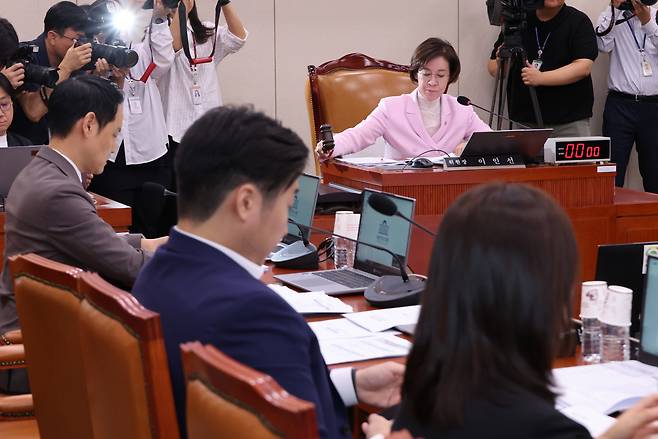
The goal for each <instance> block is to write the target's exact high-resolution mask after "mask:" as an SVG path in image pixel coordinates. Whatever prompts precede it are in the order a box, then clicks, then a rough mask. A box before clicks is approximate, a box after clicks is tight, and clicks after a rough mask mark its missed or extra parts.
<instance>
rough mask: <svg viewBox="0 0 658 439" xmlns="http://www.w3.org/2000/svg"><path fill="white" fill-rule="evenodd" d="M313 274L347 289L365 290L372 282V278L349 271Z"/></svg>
mask: <svg viewBox="0 0 658 439" xmlns="http://www.w3.org/2000/svg"><path fill="white" fill-rule="evenodd" d="M314 274H315V275H316V276H320V277H321V278H323V279H327V280H330V281H332V282H336V283H339V284H341V285H344V286H346V287H348V288H366V287H367V286H368V285H370V284H372V283H373V282H374V280H373V279H372V278H369V277H368V276H364V275H362V274H358V273H355V272H354V271H351V270H333V271H318V272H316V273H314Z"/></svg>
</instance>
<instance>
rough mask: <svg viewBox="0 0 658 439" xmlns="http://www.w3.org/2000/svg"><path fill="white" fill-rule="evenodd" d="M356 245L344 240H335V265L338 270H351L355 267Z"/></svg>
mask: <svg viewBox="0 0 658 439" xmlns="http://www.w3.org/2000/svg"><path fill="white" fill-rule="evenodd" d="M355 247H356V246H355V244H354V243H353V242H352V241H348V240H347V239H343V238H334V265H336V268H349V267H352V266H353V265H354V248H355Z"/></svg>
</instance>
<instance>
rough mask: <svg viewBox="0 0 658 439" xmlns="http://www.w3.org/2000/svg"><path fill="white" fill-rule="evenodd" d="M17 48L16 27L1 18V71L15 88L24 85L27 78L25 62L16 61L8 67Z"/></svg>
mask: <svg viewBox="0 0 658 439" xmlns="http://www.w3.org/2000/svg"><path fill="white" fill-rule="evenodd" d="M17 50H18V35H16V29H14V26H12V24H11V23H10V22H9V20H7V19H5V18H0V73H2V74H3V75H4V76H5V77H6V78H7V79H8V80H9V82H10V83H11V86H12V88H14V89H16V88H18V87H20V86H22V85H23V79H24V78H25V68H24V66H23V64H21V63H16V64H12V65H9V67H7V65H8V64H9V60H10V59H11V57H12V55H14V53H16V51H17ZM12 95H13V93H12Z"/></svg>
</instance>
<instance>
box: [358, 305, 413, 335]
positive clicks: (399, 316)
mask: <svg viewBox="0 0 658 439" xmlns="http://www.w3.org/2000/svg"><path fill="white" fill-rule="evenodd" d="M419 314H420V305H413V306H402V307H400V308H387V309H377V310H374V311H364V312H356V313H353V314H349V315H346V316H345V318H346V319H347V320H349V321H351V322H353V323H356V324H357V325H359V326H361V327H362V328H365V329H367V330H368V331H370V332H381V331H386V330H387V329H391V328H395V327H396V326H398V325H411V324H415V323H417V322H418V315H419Z"/></svg>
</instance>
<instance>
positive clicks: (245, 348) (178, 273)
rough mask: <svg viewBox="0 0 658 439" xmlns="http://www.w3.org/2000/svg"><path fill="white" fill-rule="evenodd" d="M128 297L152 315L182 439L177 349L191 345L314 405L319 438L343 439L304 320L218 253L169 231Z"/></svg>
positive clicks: (340, 414)
mask: <svg viewBox="0 0 658 439" xmlns="http://www.w3.org/2000/svg"><path fill="white" fill-rule="evenodd" d="M133 294H134V295H135V297H137V299H138V300H139V301H140V302H141V303H142V304H143V305H144V306H145V307H146V308H148V309H151V310H153V311H155V312H158V313H160V319H161V322H162V330H163V333H164V339H165V346H166V349H167V357H168V360H169V372H170V374H171V381H172V385H173V389H174V399H175V402H176V413H177V415H178V421H179V426H180V428H181V430H182V431H181V434H182V435H183V437H185V436H186V435H185V431H186V429H185V379H184V375H183V370H182V365H181V354H180V344H181V343H184V342H188V341H195V340H198V341H200V342H201V343H204V344H212V345H214V346H216V347H217V348H218V349H220V350H221V351H223V352H224V353H225V354H227V355H229V356H230V357H232V358H234V359H236V360H237V361H239V362H241V363H244V364H246V365H248V366H250V367H253V368H254V369H257V370H259V371H261V372H264V373H267V374H269V375H270V376H272V377H273V378H274V379H275V380H276V381H277V382H278V383H279V385H281V387H283V388H284V389H286V390H287V391H288V392H289V393H291V394H292V395H295V396H297V397H298V398H302V399H304V400H307V401H310V402H312V403H314V404H315V411H316V416H317V422H318V427H319V430H320V434H321V436H322V437H323V438H348V437H349V436H350V435H349V428H348V427H347V420H346V410H345V406H344V405H343V402H342V400H341V399H340V396H339V395H338V393H337V391H336V389H335V388H334V386H333V384H332V383H331V381H330V377H329V372H328V370H327V367H326V365H325V363H324V359H323V358H322V355H321V353H320V348H319V345H318V341H317V338H316V337H315V334H314V333H313V331H311V329H310V328H309V326H308V324H307V323H306V321H305V320H304V319H303V318H302V316H301V315H299V314H298V313H297V312H295V311H294V310H293V309H292V308H291V307H290V306H289V305H288V304H287V303H286V302H285V301H284V300H283V299H281V298H280V297H279V296H278V295H277V294H276V293H274V292H273V291H272V290H271V289H270V288H268V287H267V286H266V285H264V284H263V283H262V282H261V281H260V280H258V279H256V278H254V277H253V276H252V275H251V274H249V273H248V272H247V271H246V270H245V269H244V268H243V267H241V266H240V265H238V264H237V263H236V262H235V261H233V260H232V259H231V258H229V257H228V256H226V255H225V254H224V253H223V252H221V251H220V250H218V249H216V248H214V247H211V246H209V245H207V244H205V243H203V242H201V241H198V240H196V239H194V238H191V237H188V236H185V235H183V234H181V233H179V232H178V231H176V229H172V231H171V234H170V238H169V242H168V243H167V244H165V245H163V246H162V247H160V248H159V249H158V250H157V251H156V253H155V255H154V256H153V259H151V261H149V263H148V264H147V265H146V266H145V267H144V270H142V272H141V273H140V275H139V277H138V279H137V282H136V283H135V286H134V288H133Z"/></svg>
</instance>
